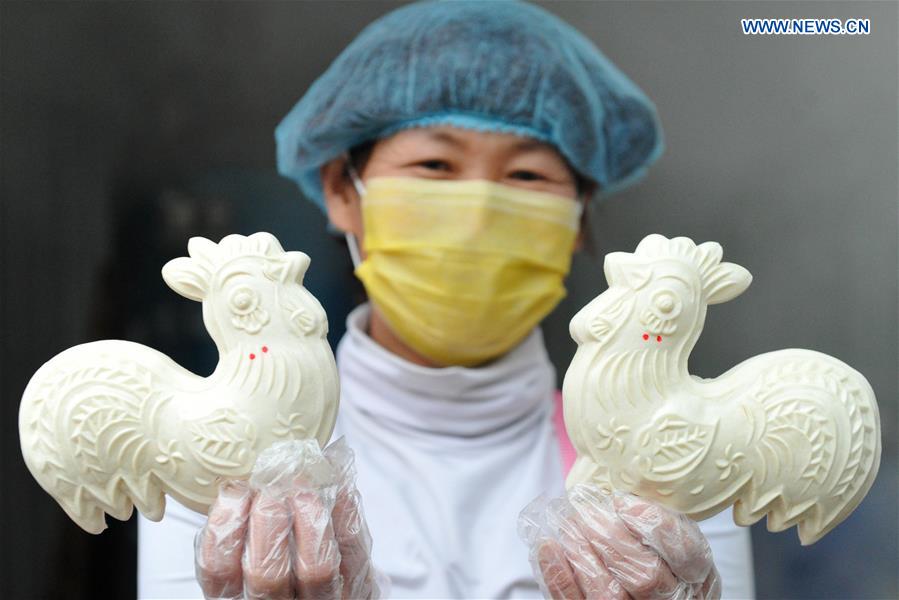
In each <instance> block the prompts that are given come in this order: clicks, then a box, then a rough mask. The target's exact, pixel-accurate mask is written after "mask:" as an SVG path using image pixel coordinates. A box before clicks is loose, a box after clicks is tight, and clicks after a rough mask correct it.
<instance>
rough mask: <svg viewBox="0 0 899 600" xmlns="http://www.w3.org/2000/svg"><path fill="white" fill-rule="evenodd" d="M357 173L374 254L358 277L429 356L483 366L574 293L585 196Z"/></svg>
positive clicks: (396, 327)
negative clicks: (570, 277) (569, 287)
mask: <svg viewBox="0 0 899 600" xmlns="http://www.w3.org/2000/svg"><path fill="white" fill-rule="evenodd" d="M351 175H352V176H353V179H354V184H355V185H356V189H357V191H359V194H360V196H361V198H362V219H363V224H364V231H365V239H364V245H365V249H366V251H367V257H366V259H365V260H364V261H362V262H361V264H358V266H357V267H356V270H355V274H356V276H357V277H358V278H359V279H360V280H361V281H362V283H363V285H364V286H365V289H366V291H367V292H368V295H369V298H370V299H371V300H372V302H373V303H374V304H375V305H376V306H377V308H378V309H379V310H380V312H381V313H382V314H383V316H384V318H385V319H386V320H387V323H388V325H389V326H390V327H391V329H393V331H394V333H396V334H397V336H398V337H399V338H400V339H402V340H403V341H404V342H405V343H406V344H408V345H409V346H410V347H411V348H412V349H414V350H415V351H416V352H418V353H419V354H422V355H423V356H426V357H428V358H429V359H431V360H432V361H434V362H436V363H438V364H440V365H462V366H474V365H477V364H480V363H483V362H485V361H487V360H490V359H492V358H495V357H498V356H500V355H502V354H505V353H506V352H507V351H508V350H510V349H511V348H512V347H514V346H515V345H516V344H518V343H519V342H520V341H521V340H522V339H523V338H524V337H525V336H527V334H528V333H530V332H531V330H532V329H533V328H534V327H535V326H536V325H537V324H538V323H539V322H540V321H541V320H542V319H543V317H545V316H546V315H547V314H548V313H549V312H550V311H551V310H552V309H553V308H554V307H555V306H556V304H558V303H559V301H560V300H561V299H562V298H564V297H565V294H566V292H565V286H564V284H563V280H564V278H565V276H566V275H567V274H568V270H569V268H570V266H571V255H572V252H573V250H574V243H575V239H576V237H577V232H578V227H579V222H580V214H581V210H582V208H581V205H580V203H579V202H578V201H576V200H573V199H571V198H567V197H564V196H558V195H555V194H549V193H544V192H536V191H531V190H523V189H521V188H517V187H513V186H509V185H504V184H500V183H495V182H492V181H488V180H433V179H422V178H417V177H375V178H372V179H370V180H369V181H368V183H367V187H363V186H362V183H361V181H359V178H358V176H357V175H356V173H354V172H352V170H351ZM351 249H352V247H351Z"/></svg>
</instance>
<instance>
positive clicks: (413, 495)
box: [138, 304, 754, 599]
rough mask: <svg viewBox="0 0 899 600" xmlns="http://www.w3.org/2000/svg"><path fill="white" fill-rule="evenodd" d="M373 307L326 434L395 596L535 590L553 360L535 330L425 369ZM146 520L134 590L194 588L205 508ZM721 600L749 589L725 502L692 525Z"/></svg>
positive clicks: (195, 594) (348, 340)
mask: <svg viewBox="0 0 899 600" xmlns="http://www.w3.org/2000/svg"><path fill="white" fill-rule="evenodd" d="M369 310H370V305H369V304H363V305H361V306H359V307H357V308H356V309H355V310H354V311H353V312H352V313H350V315H349V316H348V318H347V333H346V334H345V335H344V337H343V338H342V339H341V341H340V343H339V344H338V346H337V357H336V358H337V366H338V370H339V374H340V387H341V391H340V409H339V411H338V417H337V424H336V427H335V431H334V436H333V438H334V439H336V438H338V437H340V436H345V437H346V440H347V442H348V444H349V445H350V447H351V448H353V450H354V451H355V455H356V470H357V473H358V475H357V487H358V488H359V491H360V493H361V495H362V501H363V507H364V510H365V517H366V520H367V521H368V524H369V528H370V530H371V534H372V539H373V548H372V560H373V563H374V565H375V567H376V568H377V569H378V570H379V571H381V572H382V573H384V574H386V575H387V576H389V578H390V580H391V586H390V589H389V591H388V594H389V597H393V598H540V597H542V596H541V594H540V590H539V588H538V587H537V584H536V582H535V581H534V578H533V574H532V571H531V567H530V564H529V562H528V553H527V548H526V547H525V545H524V543H523V542H521V540H519V538H518V535H517V532H516V521H517V517H518V513H519V511H520V510H521V509H522V508H524V506H525V505H527V504H528V503H529V502H530V501H531V500H533V499H534V498H536V497H537V496H539V495H540V494H542V493H546V494H548V495H550V496H551V497H553V496H560V495H562V494H563V493H564V472H563V471H564V466H563V461H562V457H561V452H560V444H559V437H558V431H557V429H556V427H555V426H554V424H553V409H554V402H553V396H554V393H555V379H556V377H555V376H556V374H555V369H554V367H553V365H552V363H551V362H550V360H549V357H548V355H547V352H546V348H545V346H544V343H543V335H542V332H541V330H540V329H539V328H535V329H534V330H533V331H532V332H531V334H530V335H528V336H527V337H526V338H525V339H524V340H523V341H522V342H521V343H520V344H519V345H517V346H516V347H515V348H513V349H512V350H511V351H510V352H508V353H507V354H506V355H504V356H502V357H501V358H499V359H497V360H495V361H493V362H491V363H489V364H487V365H485V366H481V367H477V368H466V367H446V368H429V367H422V366H419V365H416V364H414V363H411V362H409V361H407V360H405V359H403V358H401V357H399V356H397V355H396V354H393V353H392V352H390V351H388V350H387V349H385V348H383V347H382V346H380V345H379V344H378V343H377V342H375V341H374V340H373V339H371V338H370V337H369V336H368V335H367V333H366V330H367V322H368V316H369ZM168 502H169V504H168V509H167V511H166V515H165V518H164V519H163V520H162V521H161V522H160V523H153V522H151V521H149V520H147V519H145V518H144V517H142V516H141V517H140V521H139V535H138V597H139V598H141V599H149V598H202V597H203V596H202V594H201V592H200V589H199V586H198V585H197V583H196V580H195V577H194V567H193V538H194V535H195V533H196V531H197V530H198V529H199V528H200V527H202V525H203V523H204V521H205V517H204V516H202V515H199V514H197V513H194V512H192V511H190V510H189V509H187V508H185V507H183V506H182V505H180V504H178V503H177V502H175V501H173V500H172V499H169V500H168ZM700 528H701V529H702V531H703V533H705V535H706V536H707V537H708V539H709V543H710V545H711V548H712V552H713V554H714V557H715V563H716V565H717V566H718V570H719V572H720V573H721V578H722V582H723V590H724V597H725V598H752V597H754V586H753V576H752V554H751V549H750V542H749V531H748V529H744V528H740V527H737V526H736V525H734V523H733V522H732V520H731V516H730V511H724V512H722V513H720V514H719V515H717V516H716V517H713V518H711V519H708V520H706V521H703V522H701V523H700Z"/></svg>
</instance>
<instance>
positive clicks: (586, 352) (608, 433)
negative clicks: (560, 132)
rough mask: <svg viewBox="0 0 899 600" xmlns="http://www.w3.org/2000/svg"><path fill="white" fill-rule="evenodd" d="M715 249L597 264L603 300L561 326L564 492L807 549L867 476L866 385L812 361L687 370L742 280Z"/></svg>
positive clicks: (803, 354) (806, 357) (645, 252)
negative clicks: (727, 523) (568, 462)
mask: <svg viewBox="0 0 899 600" xmlns="http://www.w3.org/2000/svg"><path fill="white" fill-rule="evenodd" d="M721 257H722V251H721V246H720V245H719V244H717V243H715V242H706V243H704V244H700V245H696V244H695V243H694V242H693V241H692V240H690V239H689V238H685V237H678V238H674V239H668V238H665V237H664V236H661V235H657V234H654V235H650V236H647V237H646V238H644V239H643V241H641V242H640V244H639V245H638V246H637V249H636V251H635V252H634V253H633V254H631V253H625V252H614V253H611V254H609V255H607V256H606V259H605V265H604V270H605V274H606V279H607V280H608V282H609V289H608V290H606V291H605V292H603V293H602V294H600V295H599V296H597V297H596V298H595V299H593V300H592V301H591V302H589V303H588V304H587V305H586V306H584V307H583V308H582V309H581V310H580V311H579V312H578V313H577V314H576V315H575V316H574V318H573V319H572V320H571V324H570V332H571V336H572V338H574V340H575V341H576V342H577V343H578V349H577V352H576V353H575V356H574V359H573V360H572V362H571V365H570V367H569V368H568V371H567V372H566V374H565V379H564V384H563V398H564V415H565V425H566V428H567V429H568V433H569V436H570V438H571V441H572V443H573V445H574V447H575V449H576V450H577V453H578V458H577V460H576V461H575V464H574V466H573V467H572V470H571V472H570V474H569V476H568V480H567V482H566V485H567V486H568V487H569V488H570V487H572V486H573V485H575V484H577V483H580V482H586V481H592V482H594V483H597V484H599V485H601V486H602V487H605V488H607V489H617V490H621V491H627V492H633V493H636V494H638V495H640V496H644V497H647V498H651V499H653V500H655V501H657V502H659V503H661V504H664V505H666V506H668V507H670V508H673V509H675V510H678V511H681V512H683V513H686V514H687V515H689V516H691V517H693V518H695V519H704V518H707V517H710V516H712V515H714V514H716V513H718V512H720V511H721V510H723V509H725V508H727V507H728V506H730V505H731V504H732V505H733V517H734V521H736V523H737V524H739V525H750V524H752V523H754V522H756V521H758V520H759V519H761V518H762V517H763V516H764V515H765V514H767V515H768V529H769V530H771V531H781V530H784V529H787V528H788V527H791V526H793V525H797V526H798V528H799V538H800V540H801V541H802V543H803V544H812V543H814V542H816V541H817V540H819V539H821V537H822V536H824V535H825V534H826V533H827V532H828V531H830V530H831V529H832V528H833V527H835V526H836V525H837V524H839V523H840V522H841V521H842V520H843V519H845V518H846V517H847V516H848V515H849V513H851V512H852V510H853V509H854V508H855V507H856V506H857V505H858V504H859V502H861V500H862V498H864V496H865V494H866V493H867V492H868V490H869V489H870V488H871V484H872V483H873V481H874V477H875V476H876V474H877V469H878V467H879V464H880V452H881V445H880V417H879V413H878V409H877V403H876V401H875V399H874V392H873V390H872V389H871V386H870V384H869V383H868V381H867V380H866V379H865V378H864V377H863V376H862V375H861V374H860V373H859V372H858V371H856V370H854V369H852V368H851V367H849V366H848V365H846V364H845V363H843V362H841V361H839V360H837V359H836V358H833V357H831V356H828V355H826V354H821V353H820V352H814V351H811V350H800V349H789V350H780V351H777V352H769V353H766V354H761V355H758V356H755V357H753V358H750V359H748V360H746V361H744V362H742V363H740V364H738V365H736V366H735V367H733V368H732V369H730V370H729V371H727V372H726V373H724V374H723V375H721V376H719V377H717V378H711V379H702V378H700V377H696V376H695V375H690V373H689V372H688V371H687V362H688V358H689V356H690V352H691V351H692V350H693V346H694V345H695V343H696V340H697V339H698V338H699V334H700V333H701V332H702V328H703V325H704V323H705V316H706V309H707V307H708V305H709V304H716V303H720V302H726V301H727V300H730V299H732V298H734V297H736V296H737V295H739V294H740V293H742V292H743V291H744V290H745V289H746V288H747V287H748V286H749V283H750V282H751V280H752V277H751V275H750V274H749V272H748V271H747V270H746V269H744V268H743V267H741V266H739V265H735V264H732V263H726V262H721Z"/></svg>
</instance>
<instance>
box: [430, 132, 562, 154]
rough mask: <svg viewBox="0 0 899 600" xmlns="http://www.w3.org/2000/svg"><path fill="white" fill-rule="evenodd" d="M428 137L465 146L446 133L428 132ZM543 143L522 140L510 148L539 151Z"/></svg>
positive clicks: (459, 146)
mask: <svg viewBox="0 0 899 600" xmlns="http://www.w3.org/2000/svg"><path fill="white" fill-rule="evenodd" d="M428 137H430V138H431V139H432V140H435V141H439V142H446V143H448V144H450V145H453V146H456V147H457V148H462V147H463V146H464V145H465V144H464V143H463V142H462V141H461V140H460V139H459V138H457V137H456V136H454V135H453V134H451V133H448V132H446V131H428ZM545 146H546V145H545V143H544V142H541V141H540V140H537V139H534V138H523V139H522V140H520V141H518V142H516V143H515V144H514V145H513V146H512V148H513V149H514V150H541V149H544V148H545Z"/></svg>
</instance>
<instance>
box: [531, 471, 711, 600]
mask: <svg viewBox="0 0 899 600" xmlns="http://www.w3.org/2000/svg"><path fill="white" fill-rule="evenodd" d="M518 532H519V535H520V536H521V538H522V539H523V540H524V541H525V543H526V544H527V545H528V547H529V548H530V559H531V566H532V568H533V569H534V575H535V577H536V578H537V581H538V582H539V584H540V587H541V589H542V590H543V594H544V595H545V596H546V597H548V598H566V599H578V598H583V599H586V598H601V599H603V600H606V599H609V600H613V599H618V598H628V599H629V598H633V599H634V600H643V599H654V600H675V599H688V598H696V599H699V600H706V599H717V598H720V597H721V581H720V578H719V575H718V570H717V569H716V568H715V564H714V562H713V560H712V551H711V549H710V548H709V544H708V540H706V538H705V536H704V535H703V534H702V532H701V531H700V529H699V526H698V525H696V523H695V522H693V521H692V520H691V519H689V518H688V517H686V516H684V515H681V514H678V513H675V512H673V511H670V510H668V509H667V508H664V507H662V506H659V505H658V504H655V503H652V502H648V501H646V500H642V499H640V498H638V497H637V496H633V495H631V494H623V493H619V492H615V493H612V494H609V493H606V492H603V491H601V490H600V489H599V488H597V487H595V486H592V485H586V484H579V485H577V486H575V487H573V488H572V489H571V490H569V492H568V495H567V497H562V498H555V499H552V500H549V499H547V498H545V497H542V496H541V497H540V498H537V499H536V500H534V501H533V502H531V503H530V504H529V505H528V506H527V507H525V509H524V510H523V511H522V512H521V515H520V516H519V519H518Z"/></svg>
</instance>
